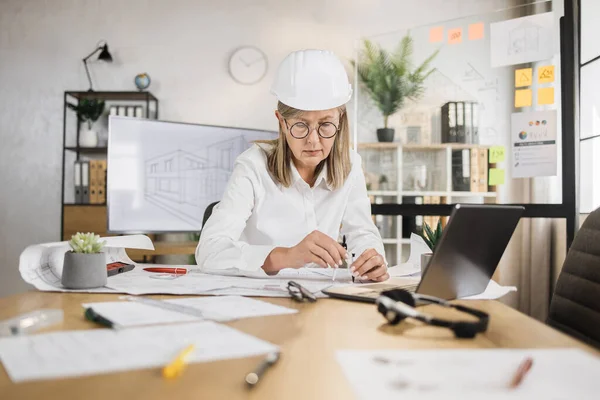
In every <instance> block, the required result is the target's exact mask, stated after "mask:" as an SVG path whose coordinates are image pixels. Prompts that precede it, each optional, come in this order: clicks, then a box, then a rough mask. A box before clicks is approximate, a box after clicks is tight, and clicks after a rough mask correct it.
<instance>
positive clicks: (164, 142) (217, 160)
mask: <svg viewBox="0 0 600 400" xmlns="http://www.w3.org/2000/svg"><path fill="white" fill-rule="evenodd" d="M276 137H277V132H273V131H261V130H252V129H240V128H228V127H220V126H210V125H197V124H186V123H178V122H165V121H156V120H147V119H138V118H130V117H120V116H110V119H109V126H108V156H107V164H108V167H107V189H106V194H107V212H108V231H109V232H111V233H134V232H143V233H160V232H199V231H200V229H201V227H202V217H203V215H204V210H205V209H206V206H208V205H209V204H210V203H212V202H214V201H219V200H220V199H221V196H222V195H223V192H224V190H225V186H226V185H227V182H228V180H229V176H230V175H231V172H232V170H233V165H234V162H235V159H236V158H237V156H238V155H240V154H241V153H242V152H244V151H245V150H246V149H248V148H249V147H251V146H252V144H253V141H255V140H261V139H275V138H276Z"/></svg>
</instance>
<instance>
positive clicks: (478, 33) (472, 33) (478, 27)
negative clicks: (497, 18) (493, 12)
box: [469, 22, 484, 40]
mask: <svg viewBox="0 0 600 400" xmlns="http://www.w3.org/2000/svg"><path fill="white" fill-rule="evenodd" d="M483 32H484V27H483V22H478V23H476V24H471V25H469V40H479V39H483Z"/></svg>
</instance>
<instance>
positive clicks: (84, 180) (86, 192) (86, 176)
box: [81, 161, 90, 204]
mask: <svg viewBox="0 0 600 400" xmlns="http://www.w3.org/2000/svg"><path fill="white" fill-rule="evenodd" d="M81 193H82V200H81V202H82V203H83V204H89V203H90V163H89V161H81Z"/></svg>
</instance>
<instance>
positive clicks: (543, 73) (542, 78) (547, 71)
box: [538, 65, 554, 83]
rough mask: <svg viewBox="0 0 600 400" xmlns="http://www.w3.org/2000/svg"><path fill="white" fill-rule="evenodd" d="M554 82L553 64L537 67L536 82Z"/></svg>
mask: <svg viewBox="0 0 600 400" xmlns="http://www.w3.org/2000/svg"><path fill="white" fill-rule="evenodd" d="M552 82H554V65H545V66H543V67H539V68H538V83H552Z"/></svg>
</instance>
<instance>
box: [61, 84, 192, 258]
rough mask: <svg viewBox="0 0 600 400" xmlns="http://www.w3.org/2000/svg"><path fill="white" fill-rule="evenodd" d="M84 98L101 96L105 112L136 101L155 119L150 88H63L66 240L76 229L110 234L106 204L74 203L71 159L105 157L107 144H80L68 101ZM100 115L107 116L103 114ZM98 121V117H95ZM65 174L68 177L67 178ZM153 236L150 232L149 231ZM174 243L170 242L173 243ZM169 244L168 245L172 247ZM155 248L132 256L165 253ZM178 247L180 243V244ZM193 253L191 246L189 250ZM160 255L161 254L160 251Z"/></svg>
mask: <svg viewBox="0 0 600 400" xmlns="http://www.w3.org/2000/svg"><path fill="white" fill-rule="evenodd" d="M83 99H88V100H92V99H96V100H104V101H105V102H106V107H105V114H107V113H108V111H109V107H110V106H111V105H117V106H119V105H121V106H122V105H135V106H141V107H142V108H143V111H144V118H151V119H158V107H159V102H158V99H157V98H156V97H155V96H154V95H153V94H152V93H150V92H144V91H121V92H117V91H108V92H96V91H86V92H82V91H66V92H65V93H64V100H63V152H62V154H63V157H62V195H61V229H60V232H61V233H60V235H61V240H68V239H70V238H71V235H73V234H75V233H77V232H94V233H96V234H99V235H101V236H112V235H111V234H109V233H108V232H107V230H108V229H107V207H106V203H103V204H82V203H76V202H75V198H74V182H73V179H72V175H73V168H74V167H73V162H74V161H82V160H89V159H105V158H106V155H107V152H108V148H107V146H106V145H104V144H103V145H100V146H98V147H80V146H79V144H78V143H79V132H80V124H79V122H78V121H77V117H76V114H75V112H74V111H72V110H71V109H69V108H68V106H67V104H68V103H72V104H78V102H79V101H81V100H83ZM101 118H106V115H104V116H102V117H101ZM98 122H100V121H98ZM67 177H70V179H69V180H68V181H67V179H66V178H67ZM149 236H150V238H151V239H154V236H153V235H149ZM187 245H188V246H187V247H185V249H184V250H185V251H186V253H184V254H188V251H189V249H190V246H189V244H187ZM172 246H173V245H172ZM172 246H171V247H172ZM155 247H156V248H157V250H156V251H154V252H149V251H145V250H144V251H136V252H133V255H134V256H135V258H134V259H135V260H142V258H145V257H144V256H152V255H157V254H159V253H164V251H163V250H161V244H158V243H155ZM180 247H181V246H180ZM192 253H193V250H192ZM161 255H162V254H161Z"/></svg>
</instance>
